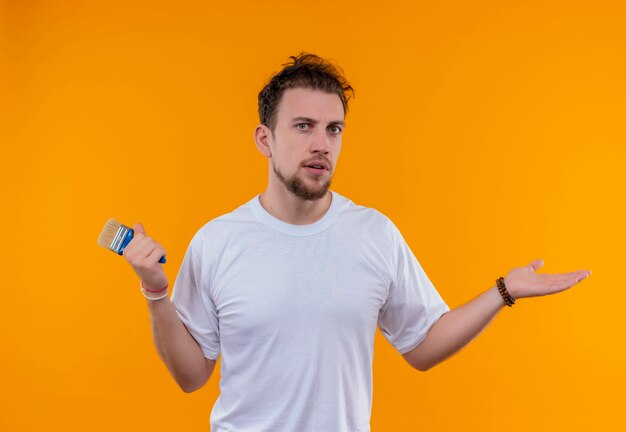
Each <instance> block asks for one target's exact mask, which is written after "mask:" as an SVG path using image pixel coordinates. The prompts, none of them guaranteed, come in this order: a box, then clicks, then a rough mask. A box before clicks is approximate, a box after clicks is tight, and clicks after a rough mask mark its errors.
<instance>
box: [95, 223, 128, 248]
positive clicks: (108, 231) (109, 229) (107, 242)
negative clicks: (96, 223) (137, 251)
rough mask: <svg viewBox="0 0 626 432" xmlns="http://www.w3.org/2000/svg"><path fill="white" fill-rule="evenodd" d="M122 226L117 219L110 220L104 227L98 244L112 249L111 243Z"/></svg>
mask: <svg viewBox="0 0 626 432" xmlns="http://www.w3.org/2000/svg"><path fill="white" fill-rule="evenodd" d="M121 226H122V224H121V223H119V222H118V221H116V220H115V219H113V218H111V219H109V220H108V221H107V223H105V224H104V226H103V227H102V232H101V233H100V237H98V244H99V245H100V246H102V247H103V248H106V249H111V243H113V239H114V238H115V235H116V234H117V231H118V230H119V229H120V227H121Z"/></svg>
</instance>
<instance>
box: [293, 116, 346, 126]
mask: <svg viewBox="0 0 626 432" xmlns="http://www.w3.org/2000/svg"><path fill="white" fill-rule="evenodd" d="M297 122H306V123H312V124H317V123H319V121H317V120H315V119H312V118H310V117H294V118H292V119H291V123H297ZM328 125H329V126H336V125H339V126H343V127H345V126H346V125H345V123H344V121H343V120H334V121H331V122H330V123H328Z"/></svg>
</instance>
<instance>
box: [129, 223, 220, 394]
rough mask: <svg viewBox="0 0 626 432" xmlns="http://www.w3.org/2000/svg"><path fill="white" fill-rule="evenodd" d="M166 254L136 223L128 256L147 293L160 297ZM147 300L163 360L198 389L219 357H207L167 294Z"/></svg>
mask: <svg viewBox="0 0 626 432" xmlns="http://www.w3.org/2000/svg"><path fill="white" fill-rule="evenodd" d="M162 256H165V250H164V249H163V248H162V247H161V246H160V245H159V244H158V243H157V242H155V241H154V240H153V239H151V238H150V237H147V236H146V232H145V230H144V228H143V226H141V225H140V224H137V225H135V235H134V238H133V239H132V240H131V242H130V243H129V244H128V246H127V247H126V248H125V249H124V257H125V258H126V260H127V261H128V262H129V263H130V265H131V266H132V267H133V270H135V272H136V273H137V275H138V276H139V279H140V280H141V281H142V284H143V287H144V288H145V290H146V291H145V293H146V295H147V296H152V297H155V298H157V297H160V296H161V294H160V293H159V294H152V292H159V291H160V290H162V289H163V287H167V286H168V281H167V276H166V275H165V272H164V271H163V268H162V267H161V264H159V260H160V259H161V257H162ZM147 302H148V310H149V312H150V321H151V323H152V336H153V338H154V343H155V345H156V348H157V351H158V353H159V355H160V356H161V359H162V360H163V362H164V363H165V365H166V366H167V369H168V370H169V372H170V374H171V375H172V377H173V378H174V380H175V381H176V383H177V384H178V385H179V386H180V388H181V389H183V391H185V392H192V391H195V390H198V389H199V388H200V387H202V386H203V385H204V384H206V382H207V381H208V380H209V378H210V377H211V374H212V373H213V369H214V368H215V360H209V359H206V358H205V357H204V353H203V352H202V349H201V348H200V345H198V342H196V340H195V339H194V338H193V337H192V336H191V335H190V334H189V331H187V328H186V327H185V325H184V324H183V322H182V321H181V320H180V318H179V317H178V314H177V313H176V308H175V307H174V304H173V303H172V302H170V300H169V298H168V297H167V296H166V297H164V298H162V299H159V300H147Z"/></svg>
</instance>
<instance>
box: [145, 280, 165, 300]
mask: <svg viewBox="0 0 626 432" xmlns="http://www.w3.org/2000/svg"><path fill="white" fill-rule="evenodd" d="M139 288H141V294H143V296H144V297H145V298H147V299H148V300H151V301H156V300H161V299H164V298H165V297H167V291H168V289H167V287H166V288H165V294H163V295H162V296H161V297H150V296H149V292H150V291H148V290H147V289H145V288H144V287H143V282H142V281H141V280H140V281H139Z"/></svg>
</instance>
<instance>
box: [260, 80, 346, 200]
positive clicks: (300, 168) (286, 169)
mask: <svg viewBox="0 0 626 432" xmlns="http://www.w3.org/2000/svg"><path fill="white" fill-rule="evenodd" d="M343 129H344V111H343V105H342V103H341V100H340V99H339V96H337V95H336V94H332V93H325V92H323V91H321V90H311V89H305V88H296V89H289V90H286V91H285V92H284V93H283V97H282V99H281V101H280V104H279V106H278V112H277V122H276V127H275V130H274V133H271V132H269V136H268V140H267V143H268V146H269V157H270V163H271V166H272V172H270V182H276V183H280V184H281V185H282V186H284V187H285V188H286V189H287V190H288V191H289V192H291V193H293V194H294V195H296V196H297V197H299V198H301V199H304V200H311V201H312V200H318V199H320V198H323V197H324V196H325V195H326V192H327V191H328V188H329V187H330V184H331V180H332V177H333V174H334V169H335V166H336V163H337V158H338V157H339V151H340V150H341V138H342V133H343Z"/></svg>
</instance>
